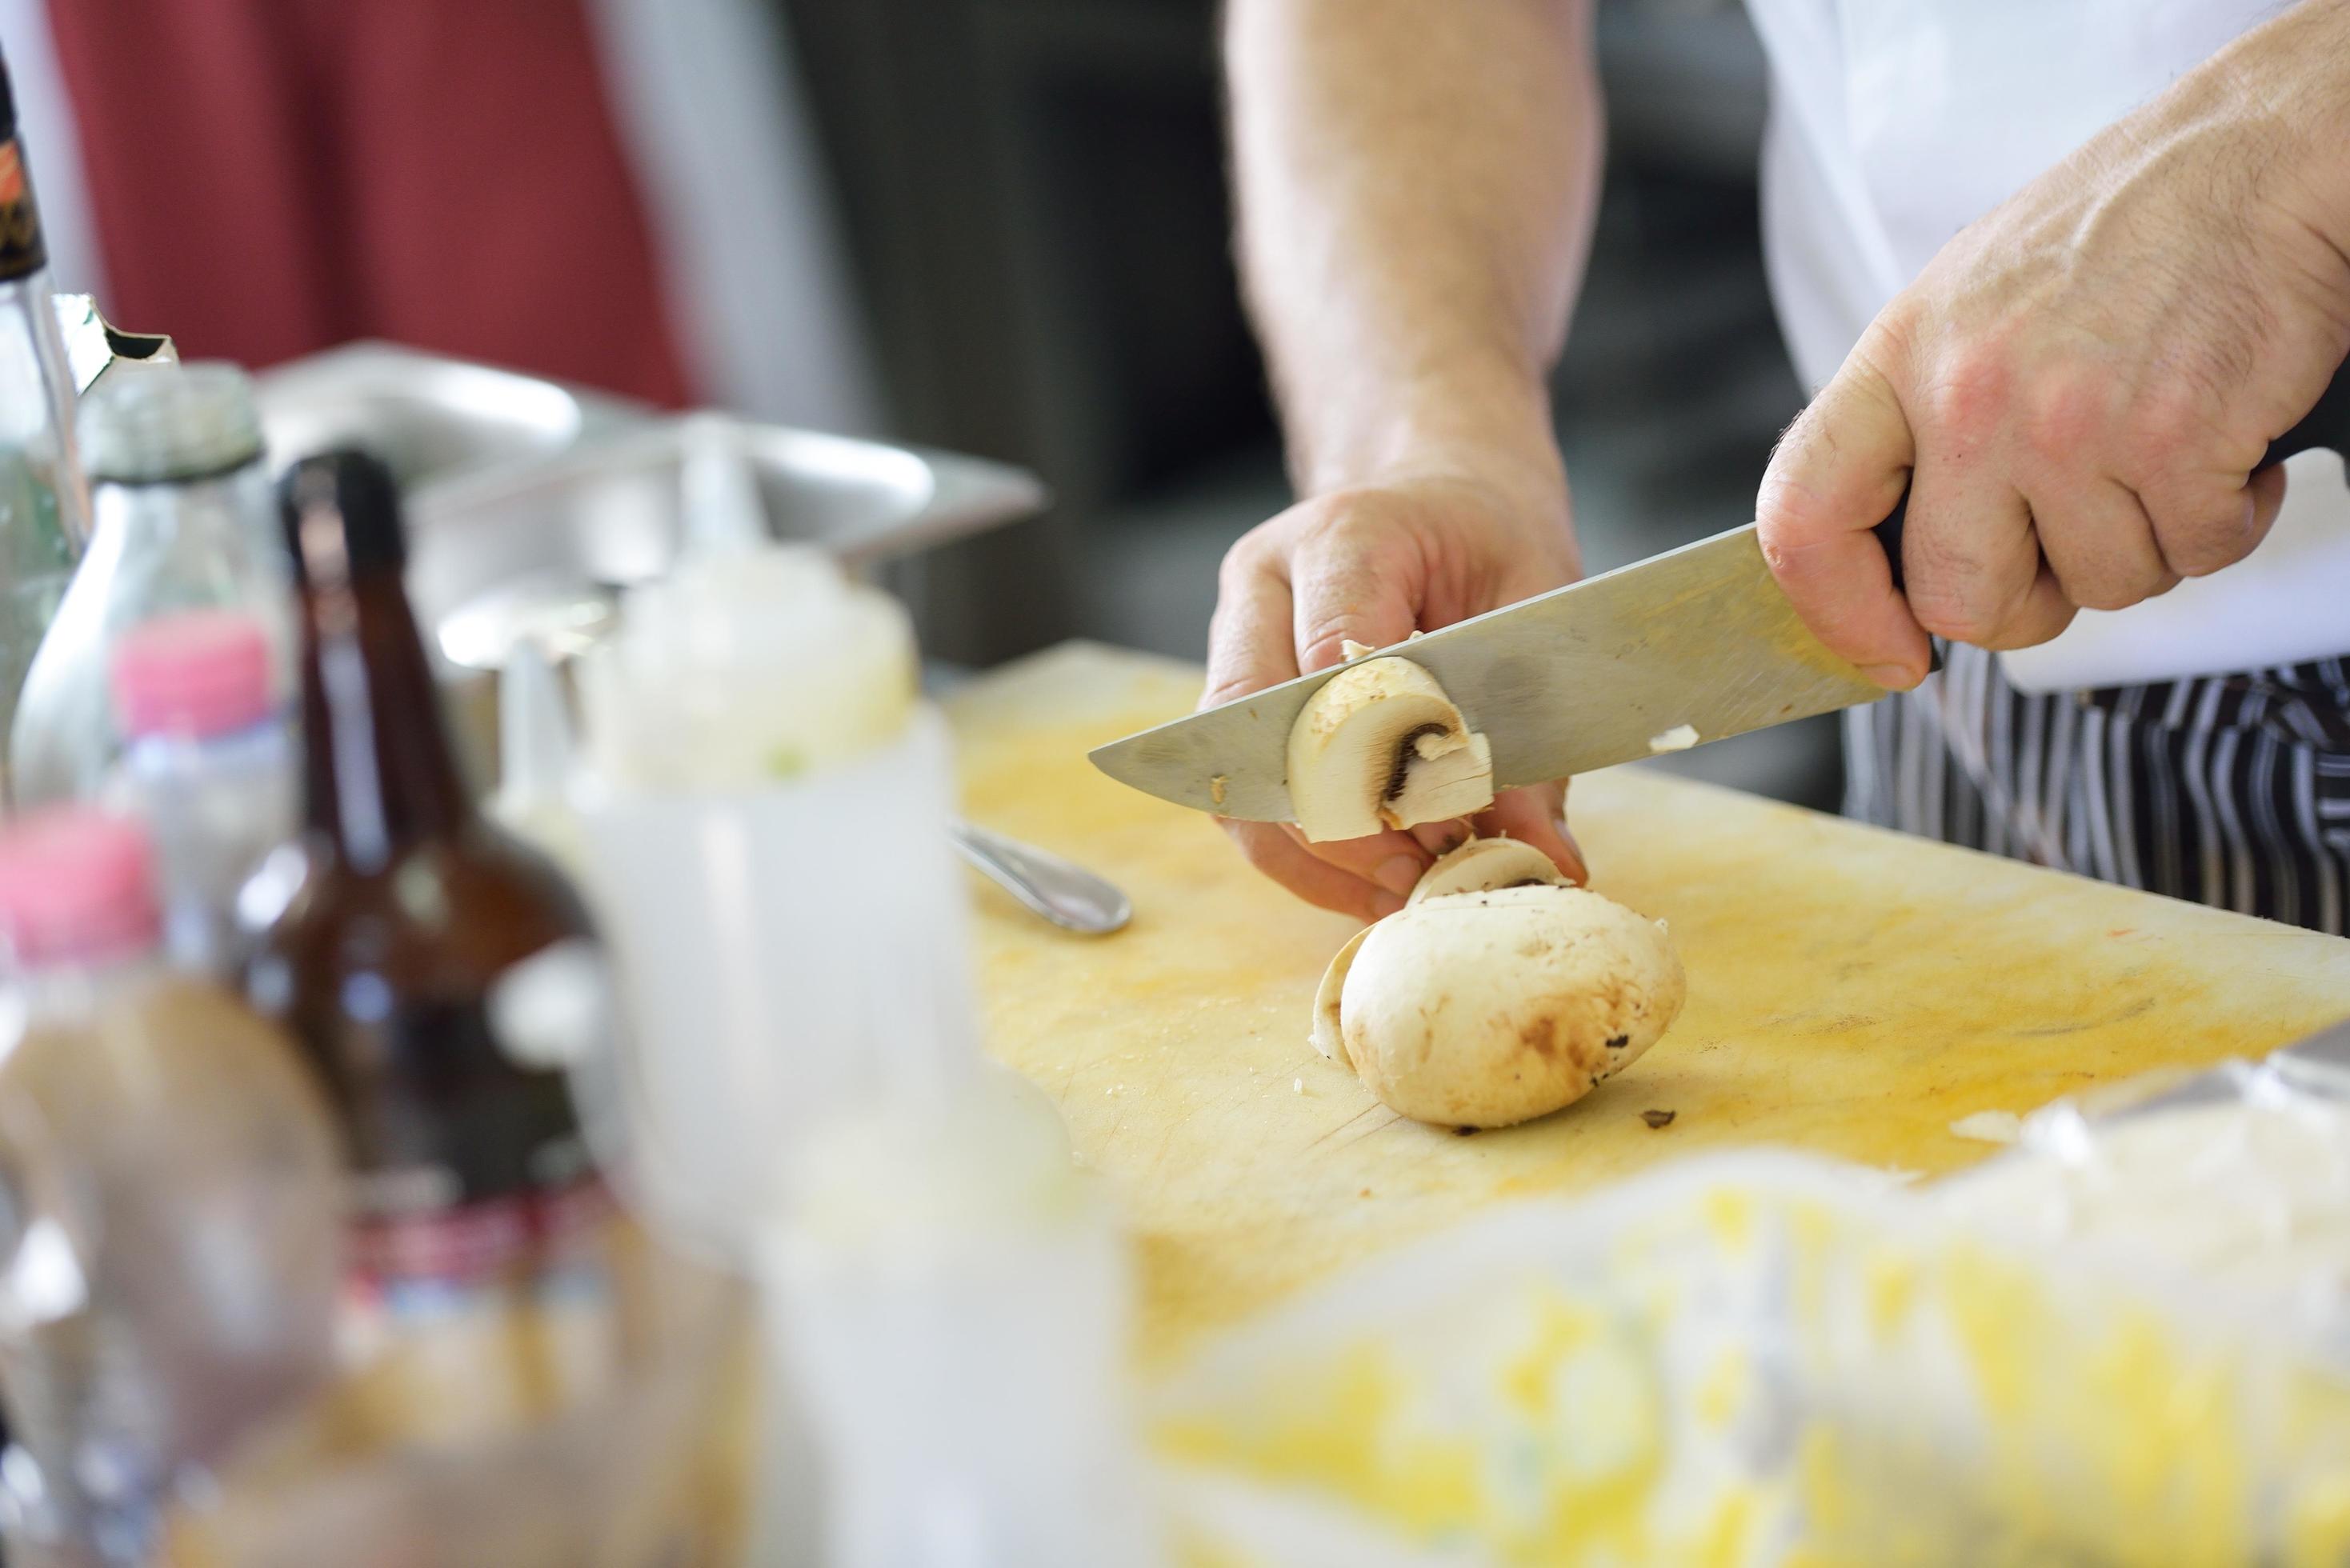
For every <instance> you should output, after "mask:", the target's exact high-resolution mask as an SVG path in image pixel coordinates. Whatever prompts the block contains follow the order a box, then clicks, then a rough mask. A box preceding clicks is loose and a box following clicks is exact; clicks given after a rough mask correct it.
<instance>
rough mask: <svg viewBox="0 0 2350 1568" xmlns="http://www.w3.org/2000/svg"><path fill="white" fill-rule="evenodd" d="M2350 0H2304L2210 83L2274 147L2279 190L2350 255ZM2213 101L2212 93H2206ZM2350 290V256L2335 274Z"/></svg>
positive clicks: (2219, 64) (2219, 65)
mask: <svg viewBox="0 0 2350 1568" xmlns="http://www.w3.org/2000/svg"><path fill="white" fill-rule="evenodd" d="M2345 62H2350V0H2303V4H2302V5H2297V6H2294V7H2293V9H2291V10H2288V11H2286V12H2285V13H2284V14H2283V15H2282V16H2277V17H2275V18H2273V19H2272V20H2271V21H2269V22H2267V23H2265V24H2264V25H2262V26H2259V27H2256V28H2254V29H2253V30H2252V31H2251V32H2250V33H2248V34H2246V35H2244V36H2242V37H2241V38H2239V39H2237V40H2236V41H2235V42H2234V43H2233V44H2231V45H2230V46H2229V47H2227V48H2226V49H2224V50H2222V51H2221V53H2220V56H2219V57H2217V58H2216V59H2215V60H2214V61H2213V62H2212V65H2213V67H2214V70H2213V71H2212V72H2211V73H2210V75H2212V76H2216V77H2217V78H2218V80H2217V81H2216V82H2213V83H2210V86H2212V87H2215V88H2217V89H2218V93H2219V96H2220V99H2221V101H2223V102H2224V103H2225V104H2226V105H2227V106H2228V109H2230V110H2231V111H2232V112H2233V114H2234V115H2235V116H2236V117H2238V118H2239V119H2241V121H2243V122H2246V123H2249V124H2251V125H2252V126H2253V127H2255V131H2254V134H2255V135H2256V136H2257V137H2258V138H2259V139H2260V141H2261V150H2262V151H2265V152H2268V153H2270V154H2272V156H2273V159H2274V162H2273V164H2272V167H2273V168H2274V170H2275V171H2276V172H2277V174H2278V175H2279V176H2281V179H2280V181H2279V185H2278V194H2279V198H2280V199H2281V200H2282V201H2284V202H2287V203H2289V204H2290V205H2291V206H2292V208H2293V210H2294V212H2295V215H2296V216H2298V217H2299V218H2300V219H2301V220H2302V221H2303V223H2306V224H2307V225H2308V226H2309V227H2310V229H2311V230H2312V231H2314V233H2316V234H2320V235H2323V236H2324V238H2325V239H2326V240H2327V241H2328V242H2329V243H2330V244H2332V246H2333V247H2334V250H2335V251H2336V252H2337V253H2339V254H2341V255H2343V256H2345V257H2350V159H2345V158H2344V156H2343V153H2342V150H2343V148H2344V147H2345V146H2350V64H2345ZM2207 101H2208V100H2207ZM2334 281H2335V285H2336V286H2337V287H2338V288H2340V289H2344V290H2350V264H2345V267H2344V269H2343V275H2342V276H2340V277H2339V278H2337V279H2335V280H2334Z"/></svg>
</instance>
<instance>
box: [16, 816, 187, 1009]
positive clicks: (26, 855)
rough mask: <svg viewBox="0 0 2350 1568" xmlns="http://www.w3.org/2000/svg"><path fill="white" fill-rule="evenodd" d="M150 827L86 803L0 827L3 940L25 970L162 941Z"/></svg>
mask: <svg viewBox="0 0 2350 1568" xmlns="http://www.w3.org/2000/svg"><path fill="white" fill-rule="evenodd" d="M160 929H161V925H160V921H159V919H158V918H157V915H156V912H155V886H154V875H153V855H152V852H151V850H150V849H149V847H148V844H147V832H146V829H144V828H142V827H140V826H139V825H138V824H137V823H135V822H132V821H130V820H129V819H128V818H126V817H120V816H109V815H107V814H106V813H104V812H101V811H93V810H91V809H89V808H88V807H87V806H59V807H57V808H55V809H54V810H49V811H38V812H35V813H33V814H31V815H27V816H24V817H21V818H19V819H17V820H16V822H13V823H11V824H9V825H8V826H6V827H5V828H0V942H5V944H6V947H7V950H8V956H9V957H11V958H13V959H14V960H15V961H16V964H17V966H18V967H20V968H24V969H44V968H47V967H48V966H49V965H52V964H68V963H91V962H97V961H101V960H105V959H111V958H125V957H129V956H130V955H132V954H134V953H138V952H141V951H144V950H147V949H148V948H151V947H152V946H154V945H155V941H156V938H157V934H158V932H159V930H160Z"/></svg>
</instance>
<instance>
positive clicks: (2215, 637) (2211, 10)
mask: <svg viewBox="0 0 2350 1568" xmlns="http://www.w3.org/2000/svg"><path fill="white" fill-rule="evenodd" d="M1748 7H1749V9H1750V11H1751V12H1752V15H1753V17H1754V25H1755V28H1756V30H1757V31H1758V32H1759V33H1760V34H1761V35H1762V38H1763V47H1764V49H1765V51H1766V52H1767V53H1768V54H1769V56H1770V59H1771V67H1772V75H1773V98H1772V115H1771V123H1770V128H1769V130H1768V131H1767V132H1766V133H1765V136H1764V140H1763V246H1764V254H1765V260H1766V262H1767V265H1768V266H1769V270H1770V275H1771V289H1772V295H1773V299H1774V300H1775V301H1776V303H1777V306H1778V311H1779V318H1780V323H1781V326H1782V327H1783V329H1784V331H1785V333H1786V335H1787V342H1788V347H1789V349H1790V351H1791V352H1792V353H1793V355H1794V361H1795V368H1796V369H1797V370H1798V372H1799V373H1800V374H1801V375H1802V376H1803V378H1804V380H1805V381H1806V382H1807V383H1808V384H1809V385H1811V386H1812V387H1814V388H1817V387H1819V386H1821V385H1822V384H1824V383H1825V381H1826V380H1827V379H1828V378H1829V377H1830V376H1832V375H1833V374H1834V373H1835V369H1836V367H1837V366H1838V365H1840V364H1841V363H1843V360H1844V357H1845V355H1846V352H1848V351H1849V350H1850V349H1851V348H1852V346H1853V344H1854V343H1855V342H1856V341H1857V340H1858V339H1859V337H1860V334H1861V332H1862V330H1863V329H1864V328H1865V327H1866V326H1867V325H1868V322H1869V320H1870V318H1871V317H1874V316H1875V315H1876V314H1877V311H1878V310H1879V309H1880V308H1882V307H1883V306H1884V305H1885V304H1886V303H1887V301H1888V300H1890V299H1891V298H1892V297H1893V296H1894V295H1895V294H1897V293H1898V292H1899V291H1900V290H1901V288H1902V287H1903V286H1906V285H1907V284H1908V281H1909V280H1910V279H1911V278H1913V277H1915V276H1916V275H1918V272H1919V271H1920V270H1921V269H1922V268H1923V267H1924V266H1925V265H1926V263H1927V262H1928V261H1929V260H1930V259H1931V258H1932V256H1933V254H1934V253H1935V252H1936V251H1938V250H1939V249H1940V248H1941V247H1942V245H1943V244H1944V243H1945V242H1946V241H1948V240H1949V239H1950V237H1951V236H1952V235H1953V234H1957V233H1958V232H1959V230H1960V229H1961V228H1963V227H1965V226H1966V225H1967V224H1968V223H1971V222H1973V221H1974V220H1975V219H1976V218H1978V217H1981V215H1982V214H1983V213H1987V212H1989V211H1990V210H1991V208H1993V207H1995V206H1997V205H1998V204H1999V203H2000V202H2002V201H2004V200H2005V199H2006V198H2007V197H2008V196H2009V195H2011V194H2012V193H2013V192H2015V191H2016V190H2018V189H2019V188H2021V187H2022V186H2023V185H2024V184H2026V183H2028V182H2030V181H2031V180H2032V179H2033V177H2034V176H2036V175H2038V174H2039V173H2040V172H2041V171H2043V170H2045V169H2047V168H2048V167H2049V166H2050V165H2052V164H2054V163H2055V162H2057V161H2060V160H2061V159H2063V158H2064V155H2065V154H2066V153H2068V152H2070V151H2072V150H2073V149H2074V148H2075V147H2077V146H2079V145H2080V144H2081V143H2082V142H2083V141H2085V140H2088V138H2089V137H2090V136H2092V135H2094V134H2095V132H2096V131H2097V130H2100V129H2102V128H2103V127H2105V126H2106V125H2108V124H2110V123H2111V122H2113V121H2114V120H2116V119H2119V118H2121V117H2122V116H2123V115H2124V114H2126V113H2127V112H2128V111H2129V110H2130V109H2133V108H2135V107H2137V105H2138V104H2140V103H2142V102H2144V101H2145V100H2146V99H2149V98H2151V97H2153V96H2154V95H2155V94H2157V93H2158V92H2160V91H2161V90H2162V89H2163V88H2165V87H2167V86H2168V84H2169V83H2170V82H2171V81H2172V80H2173V79H2174V78H2177V77H2178V76H2179V75H2181V74H2182V73H2184V72H2186V71H2188V70H2189V69H2191V68H2192V67H2195V66H2197V65H2199V64H2200V63H2201V62H2202V61H2204V60H2205V59H2207V58H2209V57H2210V56H2211V55H2212V54H2213V53H2214V52H2215V51H2217V50H2218V49H2219V48H2220V47H2221V46H2223V45H2224V44H2226V43H2227V42H2228V41H2229V40H2230V39H2231V38H2233V37H2234V36H2237V35H2238V34H2240V33H2242V32H2244V31H2246V30H2248V29H2250V28H2251V27H2253V26H2258V25H2259V24H2260V23H2262V22H2263V21H2266V20H2267V19H2268V18H2270V17H2272V16H2275V15H2276V14H2277V13H2278V12H2280V11H2282V10H2284V9H2286V0H1748ZM2287 472H2288V475H2289V482H2288V493H2289V496H2290V499H2289V500H2288V501H2287V503H2286V505H2285V511H2284V514H2283V515H2282V516H2281V517H2280V518H2279V519H2278V523H2277V526H2276V528H2275V529H2274V530H2273V531H2272V533H2271V535H2270V536H2269V537H2268V539H2267V540H2265V541H2264V542H2263V543H2262V545H2261V547H2260V548H2259V549H2258V550H2256V551H2255V552H2254V553H2253V554H2252V555H2251V557H2250V558H2248V559H2246V560H2245V561H2243V562H2241V563H2239V564H2238V565H2237V566H2232V567H2230V568H2228V569H2227V570H2226V571H2223V572H2220V573H2219V574H2217V575H2216V576H2210V577H2203V578H2198V579H2196V580H2193V581H2190V582H2188V583H2184V584H2182V585H2180V586H2179V587H2178V588H2175V589H2173V590H2172V591H2171V592H2170V593H2168V594H2167V595H2165V596H2164V597H2161V598H2158V599H2153V600H2149V601H2148V602H2147V603H2146V604H2143V605H2139V606H2137V607H2133V608H2130V609H2127V610H2121V611H2116V612H2114V613H2112V614H2099V613H2097V612H2094V611H2084V612H2083V613H2082V614H2081V616H2080V617H2079V618H2077V619H2076V620H2075V621H2074V625H2073V627H2072V628H2070V629H2068V630H2067V631H2066V632H2065V633H2064V635H2063V636H2062V637H2060V638H2058V639H2056V640H2055V641H2054V642H2052V643H2048V644H2046V645H2044V646H2043V647H2042V648H2038V649H2027V650H2025V651H2024V652H2022V653H2020V654H2010V655H2007V656H2006V658H2005V663H2006V666H2007V671H2008V674H2009V676H2010V678H2011V679H2012V680H2015V681H2016V682H2017V683H2018V684H2019V685H2022V686H2025V687H2027V688H2030V689H2033V690H2042V691H2047V690H2059V689H2064V688H2068V687H2077V686H2104V685H2118V684H2126V683H2130V682H2136V681H2143V680H2166V679H2170V678H2173V677H2178V676H2187V675H2208V674H2217V673H2220V672H2223V671H2230V670H2247V669H2254V668H2261V667H2265V666H2271V665H2277V664H2288V663H2295V662H2299V661H2301V660H2303V659H2324V658H2330V657H2333V656H2334V655H2336V654H2341V653H2345V652H2350V486H2345V480H2344V474H2343V469H2342V464H2341V462H2340V460H2339V459H2338V458H2336V457H2334V455H2332V454H2330V453H2325V452H2311V453H2307V454H2304V455H2303V456H2301V457H2298V458H2295V459H2293V461H2292V462H2291V463H2289V464H2288V467H2287Z"/></svg>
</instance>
